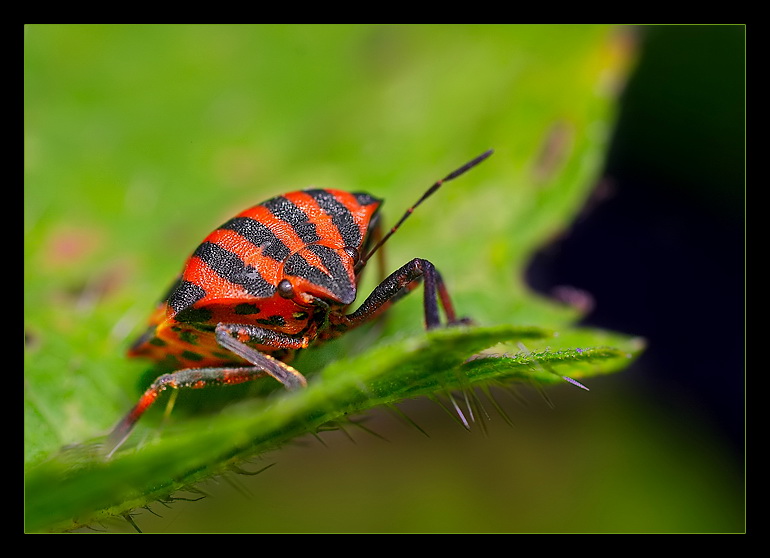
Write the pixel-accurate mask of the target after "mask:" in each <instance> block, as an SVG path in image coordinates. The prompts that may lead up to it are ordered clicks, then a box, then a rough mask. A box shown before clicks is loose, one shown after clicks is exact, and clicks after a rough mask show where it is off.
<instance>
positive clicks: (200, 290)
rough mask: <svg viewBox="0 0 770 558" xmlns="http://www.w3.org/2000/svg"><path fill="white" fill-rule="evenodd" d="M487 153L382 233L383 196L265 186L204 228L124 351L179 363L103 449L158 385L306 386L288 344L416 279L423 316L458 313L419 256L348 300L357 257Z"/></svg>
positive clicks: (377, 307)
mask: <svg viewBox="0 0 770 558" xmlns="http://www.w3.org/2000/svg"><path fill="white" fill-rule="evenodd" d="M491 154H492V150H489V151H487V152H485V153H483V154H482V155H479V156H478V157H476V158H475V159H473V160H472V161H469V162H468V163H466V164H465V165H463V166H462V167H460V168H458V169H457V170H455V171H454V172H451V173H450V174H448V175H447V176H446V177H444V178H443V179H441V180H439V181H438V182H436V183H435V184H433V186H431V187H430V188H429V189H428V190H427V191H426V192H425V193H424V194H423V195H422V197H421V198H420V199H419V200H417V202H416V203H415V204H414V205H413V206H412V207H410V208H409V209H408V210H407V211H406V213H404V215H403V216H402V217H401V219H400V220H399V221H398V222H397V223H396V224H395V226H393V227H392V228H391V229H390V231H388V233H387V234H385V235H384V236H383V235H382V234H381V229H380V225H379V223H380V221H379V213H378V210H379V209H380V206H381V205H382V200H380V199H378V198H375V197H374V196H371V195H369V194H365V193H348V192H343V191H340V190H326V189H323V190H322V189H313V190H304V191H298V192H291V193H288V194H284V195H282V196H277V197H274V198H272V199H270V200H267V201H265V202H263V203H261V204H259V205H256V206H254V207H252V208H250V209H247V210H245V211H243V212H241V213H240V214H238V215H236V216H235V217H233V218H232V219H230V220H229V221H227V222H226V223H224V224H223V225H222V226H220V227H219V228H217V229H216V230H215V231H214V232H212V233H211V234H210V235H208V236H207V237H206V238H205V239H204V241H203V242H202V243H201V245H200V246H198V248H197V249H196V250H195V252H193V254H192V256H191V257H190V258H189V259H188V260H187V262H186V264H185V267H184V271H183V272H182V275H181V277H180V278H179V279H178V280H177V281H176V283H175V284H174V286H173V287H172V288H171V290H170V291H169V292H168V294H167V295H166V297H165V298H164V299H163V301H162V303H161V304H160V305H159V306H158V308H157V309H156V310H155V312H154V314H153V315H152V317H151V319H150V325H149V327H148V329H147V330H146V331H145V333H144V334H143V335H141V336H140V337H139V339H137V341H136V342H135V343H134V344H133V345H132V346H131V348H130V350H129V353H128V354H129V355H130V356H132V357H145V358H148V359H150V360H153V361H155V362H158V363H160V364H163V365H164V366H166V367H167V368H169V369H171V370H176V371H175V372H172V373H169V374H164V375H162V376H160V377H159V378H157V379H156V380H155V381H154V382H153V384H152V385H151V386H150V387H149V388H148V389H147V390H146V391H145V392H144V394H143V395H142V396H141V398H140V399H139V402H138V403H137V404H136V405H135V406H134V408H133V409H131V411H130V412H129V413H128V414H127V415H126V416H125V417H124V418H123V419H122V420H121V421H120V423H118V425H117V426H116V427H115V429H114V430H113V431H112V433H111V435H110V439H109V447H111V448H112V449H111V451H110V454H112V452H114V451H115V450H116V449H117V448H118V447H119V446H120V445H121V444H122V443H123V441H124V440H125V439H126V438H127V437H128V434H129V433H130V431H131V429H132V428H133V426H134V425H135V424H136V422H137V421H138V420H139V418H140V417H141V416H142V414H144V412H145V411H146V410H147V409H148V408H149V407H150V406H151V405H152V404H153V403H154V402H155V400H156V399H157V398H158V396H159V395H160V393H161V392H162V391H163V390H165V389H166V388H202V387H205V386H207V385H212V384H239V383H243V382H247V381H251V380H255V379H257V378H262V377H265V376H272V377H273V378H275V379H276V380H278V381H279V382H281V383H282V384H283V385H284V386H285V387H286V388H287V389H289V390H292V389H296V388H300V387H304V386H306V385H307V381H306V380H305V377H304V376H303V375H302V374H301V373H300V372H298V371H297V370H295V369H294V368H293V367H291V366H290V365H289V364H287V363H288V362H289V361H290V360H291V357H292V356H293V354H294V353H295V351H297V350H299V349H304V348H307V347H308V346H310V345H311V344H313V343H318V342H322V341H326V340H329V339H333V338H335V337H338V336H340V335H342V334H343V333H345V332H346V331H349V330H351V329H353V328H355V327H357V326H359V325H361V324H362V323H365V322H367V321H369V320H371V319H373V318H375V317H376V316H378V315H380V314H381V313H382V312H383V311H385V310H386V309H387V308H388V307H389V306H390V305H391V304H393V303H394V302H396V301H397V300H398V299H400V298H401V297H402V296H403V295H405V294H406V293H408V292H409V291H411V290H412V289H414V288H415V287H416V286H417V285H418V284H419V282H420V281H422V282H423V283H424V311H425V326H426V328H428V329H431V328H435V327H438V326H439V325H440V324H441V322H440V317H439V304H440V305H441V307H443V309H444V313H445V315H446V319H447V323H448V324H449V325H452V324H457V323H463V322H464V320H461V319H458V318H457V316H456V315H455V311H454V308H453V306H452V302H451V300H450V298H449V294H448V292H447V289H446V287H445V286H444V282H443V280H442V279H441V275H440V274H439V272H438V271H437V270H436V268H435V267H434V266H433V264H432V263H430V262H429V261H427V260H424V259H420V258H415V259H413V260H412V261H410V262H409V263H407V264H406V265H404V266H402V267H401V268H399V269H397V270H396V271H395V272H393V273H392V274H391V275H390V276H389V277H387V278H386V279H385V280H384V281H382V283H380V284H379V285H378V286H377V287H376V288H375V289H374V290H373V291H372V293H371V294H370V295H369V297H368V298H367V299H366V300H365V301H364V302H363V303H362V304H361V306H360V307H359V308H358V309H356V310H355V311H354V312H352V313H347V309H348V307H349V306H350V304H351V303H352V302H353V301H354V300H355V298H356V291H357V287H358V282H359V279H360V277H361V272H362V270H363V268H364V266H365V265H366V263H367V262H368V261H369V259H370V258H371V257H372V255H373V254H374V253H375V252H376V251H377V250H378V249H379V248H380V247H381V246H382V245H383V244H384V243H385V241H387V239H388V238H390V236H391V235H392V234H393V233H394V232H395V231H396V230H397V229H398V228H399V227H400V226H401V224H402V223H403V222H404V221H405V220H406V219H407V217H409V215H411V213H412V212H413V211H414V209H415V208H416V207H417V206H418V205H420V204H421V203H422V202H423V201H424V200H425V199H427V198H428V197H429V196H430V195H432V194H433V193H434V192H435V191H436V190H437V189H438V188H439V187H440V186H441V185H442V184H443V183H444V182H447V181H449V180H452V179H454V178H457V177H458V176H460V175H461V174H463V173H465V172H466V171H467V170H469V169H470V168H472V167H474V166H476V165H477V164H479V163H480V162H481V161H483V160H484V159H486V158H487V157H489V156H490V155H491Z"/></svg>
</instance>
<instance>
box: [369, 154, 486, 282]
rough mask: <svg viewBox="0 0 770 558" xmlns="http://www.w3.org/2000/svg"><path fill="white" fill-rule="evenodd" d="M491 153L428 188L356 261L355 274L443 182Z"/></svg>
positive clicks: (462, 172) (470, 167)
mask: <svg viewBox="0 0 770 558" xmlns="http://www.w3.org/2000/svg"><path fill="white" fill-rule="evenodd" d="M492 153H494V149H490V150H488V151H485V152H484V153H482V154H481V155H479V156H478V157H476V158H475V159H473V160H471V161H468V162H467V163H465V164H464V165H463V166H461V167H460V168H458V169H456V170H454V171H452V172H450V173H449V174H448V175H446V176H445V177H444V178H442V179H441V180H439V181H437V182H436V183H435V184H433V186H431V187H430V188H428V189H427V190H426V191H425V193H424V194H423V195H422V196H421V197H420V199H419V200H417V201H416V202H415V203H414V205H412V206H411V207H410V208H409V209H407V210H406V212H405V213H404V214H403V215H402V216H401V219H399V220H398V222H397V223H396V224H395V225H393V228H391V229H390V230H389V231H388V232H387V233H386V234H385V235H383V237H382V238H381V239H380V241H379V242H378V243H377V244H375V245H374V247H373V248H372V249H371V250H369V252H368V253H367V254H366V255H365V256H364V257H363V258H361V259H360V260H359V261H358V263H357V264H356V268H355V270H356V272H358V271H359V270H361V269H362V268H363V267H364V266H365V265H366V262H368V261H369V258H371V257H372V256H373V255H374V253H375V252H376V251H377V250H379V249H380V247H382V245H383V244H385V242H386V241H387V240H388V239H389V238H390V237H391V236H393V233H395V232H396V231H397V230H398V229H399V227H401V225H402V224H403V223H404V221H406V219H407V217H409V216H410V215H411V214H412V213H413V212H414V210H415V209H417V206H419V205H420V204H421V203H422V202H424V201H425V200H427V199H428V198H429V197H430V196H432V195H433V194H434V193H435V192H436V190H438V189H439V188H440V187H441V185H442V184H444V182H448V181H450V180H453V179H455V178H457V177H458V176H460V175H462V174H465V173H466V172H467V171H469V170H470V169H472V168H473V167H475V166H476V165H478V164H479V163H480V162H481V161H483V160H484V159H486V158H487V157H489V156H490V155H492Z"/></svg>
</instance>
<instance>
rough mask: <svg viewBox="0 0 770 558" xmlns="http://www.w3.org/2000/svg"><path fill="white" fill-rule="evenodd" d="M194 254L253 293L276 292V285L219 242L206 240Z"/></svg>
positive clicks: (255, 294)
mask: <svg viewBox="0 0 770 558" xmlns="http://www.w3.org/2000/svg"><path fill="white" fill-rule="evenodd" d="M193 255H194V256H197V257H199V258H200V259H201V260H203V261H204V262H206V264H207V265H208V266H209V267H210V268H211V269H213V270H214V271H215V272H216V274H217V275H219V276H220V277H222V278H223V279H227V280H228V281H230V282H231V283H235V284H236V285H241V286H242V287H243V288H244V289H246V291H247V292H248V293H249V294H251V295H254V296H257V297H260V298H263V297H268V296H270V295H272V294H273V293H274V292H275V287H274V286H273V285H271V284H270V283H268V282H267V281H265V279H264V278H263V277H262V275H260V274H259V271H257V269H256V268H255V267H254V266H251V265H246V264H245V263H244V262H243V260H242V259H241V258H239V257H238V255H237V254H233V253H232V252H230V251H228V250H225V249H224V248H222V247H221V246H219V245H218V244H214V243H213V242H204V243H203V244H201V245H200V246H198V248H197V249H196V250H195V253H194V254H193Z"/></svg>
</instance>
